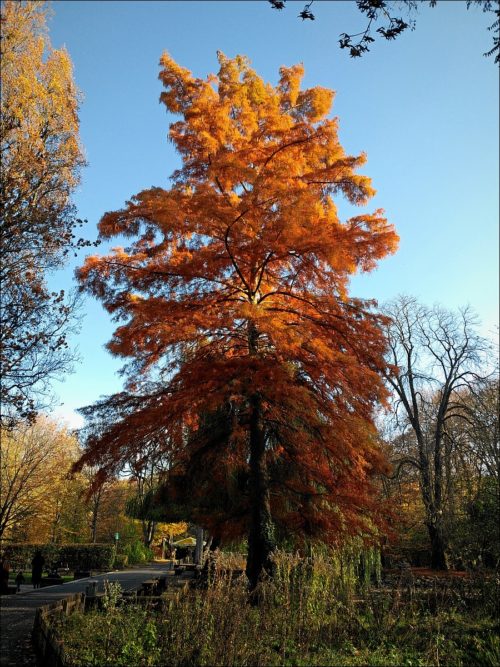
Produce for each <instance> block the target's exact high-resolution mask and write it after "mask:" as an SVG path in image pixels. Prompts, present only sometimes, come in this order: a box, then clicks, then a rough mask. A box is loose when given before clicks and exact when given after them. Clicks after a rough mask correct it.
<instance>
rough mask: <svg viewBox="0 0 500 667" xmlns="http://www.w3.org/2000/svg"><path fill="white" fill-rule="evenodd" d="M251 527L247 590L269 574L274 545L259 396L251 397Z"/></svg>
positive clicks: (253, 587)
mask: <svg viewBox="0 0 500 667" xmlns="http://www.w3.org/2000/svg"><path fill="white" fill-rule="evenodd" d="M250 410H251V412H250V530H249V534H248V558H247V567H246V573H247V577H248V580H249V582H250V590H254V589H255V588H256V586H257V584H258V581H259V577H260V576H261V575H262V574H263V573H264V572H265V573H268V574H270V575H271V576H272V574H273V563H272V560H271V555H272V553H273V551H274V550H275V548H276V544H275V539H274V526H273V522H272V517H271V505H270V497H269V478H268V472H267V465H266V458H265V438H264V432H263V429H262V425H261V406H260V398H259V397H258V396H256V395H254V396H252V397H251V399H250Z"/></svg>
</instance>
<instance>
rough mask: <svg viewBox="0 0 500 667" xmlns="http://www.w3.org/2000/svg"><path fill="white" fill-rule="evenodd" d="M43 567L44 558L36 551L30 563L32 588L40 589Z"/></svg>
mask: <svg viewBox="0 0 500 667" xmlns="http://www.w3.org/2000/svg"><path fill="white" fill-rule="evenodd" d="M44 565H45V558H44V557H43V556H42V554H41V552H40V550H38V551H37V552H36V553H35V556H34V557H33V560H32V561H31V581H32V583H33V588H40V582H41V580H42V572H43V566H44Z"/></svg>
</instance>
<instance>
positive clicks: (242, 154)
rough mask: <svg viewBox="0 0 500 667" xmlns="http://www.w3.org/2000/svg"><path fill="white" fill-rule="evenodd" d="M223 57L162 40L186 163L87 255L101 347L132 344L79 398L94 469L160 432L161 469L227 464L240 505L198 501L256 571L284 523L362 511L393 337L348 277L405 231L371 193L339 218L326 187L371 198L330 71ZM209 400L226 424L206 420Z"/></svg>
mask: <svg viewBox="0 0 500 667" xmlns="http://www.w3.org/2000/svg"><path fill="white" fill-rule="evenodd" d="M218 59H219V63H220V70H219V73H218V75H217V76H214V75H211V76H209V77H208V78H207V79H206V80H203V79H198V78H196V77H194V76H193V75H192V74H191V73H190V72H189V71H188V70H186V69H183V68H182V67H180V66H179V65H178V64H177V63H175V62H174V61H173V60H172V58H171V57H170V56H169V55H167V54H165V55H164V56H163V57H162V59H161V66H162V71H161V73H160V78H161V80H162V82H163V84H164V86H165V88H166V91H165V92H164V93H162V95H161V101H162V102H163V103H164V104H165V105H166V107H167V109H168V110H169V111H170V112H171V113H174V114H179V115H180V116H181V120H179V121H178V122H175V123H173V124H172V125H171V127H170V138H171V140H172V142H173V143H174V145H175V146H176V148H177V150H178V151H179V153H180V154H181V156H182V167H181V168H180V169H179V170H178V171H176V172H175V173H174V174H173V176H172V187H171V188H170V189H169V190H164V189H162V188H151V189H149V190H145V191H143V192H140V193H139V194H137V195H136V196H134V197H133V198H132V200H131V201H130V202H128V203H127V206H126V208H125V209H123V210H121V211H117V212H114V213H107V214H106V215H104V217H103V218H102V220H101V222H100V225H99V229H100V235H101V238H103V239H109V238H111V237H113V236H117V235H125V236H128V237H131V238H133V241H132V242H131V246H130V247H128V248H115V249H114V250H113V252H112V253H111V254H110V255H107V256H105V257H100V256H94V257H89V258H87V260H86V262H85V265H84V266H83V267H82V268H81V269H80V271H79V279H80V281H81V284H82V287H83V288H84V289H86V290H87V291H88V292H90V293H91V294H93V295H95V296H96V297H98V298H99V299H100V300H101V301H102V302H103V304H104V306H105V307H106V308H107V310H108V311H109V312H110V313H111V314H112V315H113V317H114V318H115V319H116V320H117V321H120V322H121V325H120V326H119V327H118V328H117V329H116V331H115V333H114V336H113V339H112V340H111V341H110V343H109V349H110V351H111V352H112V353H113V354H115V355H118V356H120V357H124V358H128V359H130V360H131V362H130V364H129V365H128V366H127V367H126V368H125V373H126V376H127V377H128V381H127V384H126V390H125V391H124V392H123V393H121V394H119V395H116V396H112V397H110V398H108V399H105V400H103V401H101V402H100V403H98V404H96V405H95V406H91V407H90V408H87V409H86V410H84V412H85V413H86V414H87V416H93V417H94V420H95V421H96V422H97V423H99V424H100V425H101V427H100V429H99V432H98V433H94V435H93V436H91V437H89V439H88V442H87V452H86V454H85V456H84V459H82V463H83V461H85V462H93V463H99V464H100V465H101V469H102V473H103V474H106V473H108V472H110V471H112V470H115V469H116V468H119V467H120V465H122V464H123V462H124V461H125V460H126V459H127V457H130V455H131V453H137V450H140V448H141V446H142V445H143V444H144V443H145V442H151V441H152V439H154V438H157V440H158V442H163V446H164V447H166V448H168V449H169V453H170V456H171V461H172V466H173V472H175V471H177V472H178V473H179V474H181V473H182V472H183V471H184V472H185V473H189V467H190V465H192V464H193V462H194V461H196V460H198V461H199V460H200V459H201V460H202V461H203V462H204V464H203V468H204V471H205V475H204V479H205V481H206V480H207V479H211V480H212V487H211V490H212V491H213V490H214V487H215V486H216V485H219V486H224V485H226V486H230V485H231V484H233V487H234V479H235V475H236V476H237V477H238V480H239V481H238V483H237V484H236V490H234V488H233V491H234V493H233V496H235V503H236V504H237V505H238V508H239V509H238V511H237V512H235V511H233V512H231V511H230V510H231V508H228V512H227V517H226V519H227V520H225V517H224V515H223V512H222V509H223V508H219V511H218V512H217V511H214V508H213V507H212V510H211V511H209V512H207V511H204V509H203V508H204V503H203V502H202V500H203V499H200V503H199V511H198V514H197V519H198V521H199V522H200V523H201V524H202V525H205V526H206V527H209V528H211V529H213V530H216V531H219V533H220V534H221V535H224V534H234V533H235V532H237V531H238V530H244V531H246V534H247V535H248V561H247V574H248V576H249V579H250V582H251V585H252V586H255V584H256V582H257V579H258V577H259V574H260V573H261V571H262V570H263V569H265V570H267V571H270V570H271V561H270V556H271V554H272V551H273V549H274V548H275V526H276V525H277V524H279V525H280V527H283V526H285V527H286V528H287V529H288V530H289V531H291V532H296V533H301V532H302V533H307V534H310V535H313V536H320V537H321V539H323V540H325V541H333V540H335V539H337V538H338V536H339V534H341V533H342V532H344V531H346V530H347V531H348V532H351V533H356V532H359V531H364V530H366V529H367V525H368V522H369V520H370V519H369V517H370V508H371V505H372V504H373V500H372V496H371V495H370V490H371V486H370V477H371V476H372V474H373V473H374V472H376V471H378V470H380V469H381V467H382V466H383V465H384V462H383V459H382V457H381V455H380V454H379V452H378V450H377V448H376V446H375V445H374V437H373V436H374V427H373V423H372V412H373V409H374V406H375V404H376V403H377V402H379V401H381V400H383V397H384V389H383V384H382V381H381V372H382V370H383V369H384V368H385V362H384V359H383V354H384V350H385V344H384V338H383V335H382V333H381V330H380V322H381V320H380V318H379V316H378V315H376V314H375V313H374V312H372V306H373V303H371V302H366V301H361V300H359V299H351V298H349V296H348V293H347V287H348V280H349V276H350V275H351V274H353V273H354V272H356V271H357V270H362V271H369V270H371V269H373V268H374V266H375V265H376V262H377V260H378V259H380V258H382V257H384V256H385V255H387V254H388V253H390V252H393V251H394V250H395V248H396V245H397V235H396V233H395V232H394V230H393V228H392V227H391V226H390V225H389V224H388V223H387V221H386V220H385V218H384V217H383V216H382V212H381V211H375V212H374V213H372V214H368V213H365V214H362V215H359V216H356V217H353V218H350V219H349V220H347V221H345V222H341V221H340V220H339V217H338V215H337V209H336V206H335V203H334V201H333V197H334V196H335V195H343V196H344V197H346V198H347V200H348V201H349V202H350V203H352V204H358V205H364V204H366V202H367V201H368V200H369V199H370V197H371V196H372V195H373V194H374V190H373V189H372V187H371V183H370V179H369V178H367V177H366V176H362V175H359V174H357V173H356V170H357V169H358V167H360V166H361V165H363V164H364V162H365V156H364V155H360V156H357V157H353V156H350V155H346V154H345V152H344V150H343V148H342V146H341V145H340V143H339V140H338V136H337V120H336V119H330V118H328V117H327V115H328V113H329V111H330V108H331V104H332V99H333V91H331V90H327V89H325V88H320V87H316V88H311V89H308V90H301V89H300V84H301V78H302V76H303V68H302V66H300V65H296V66H294V67H291V68H285V67H283V68H281V70H280V80H279V83H278V85H277V86H276V87H273V86H271V85H269V84H266V83H264V82H263V81H262V79H261V78H260V77H258V76H257V74H256V73H255V72H254V71H253V70H252V69H251V68H250V66H249V63H248V61H247V60H246V59H245V58H243V57H240V56H238V57H236V58H234V59H228V58H226V57H225V56H224V55H223V54H221V53H219V54H218ZM221 414H222V415H223V421H224V423H225V424H226V427H225V428H212V427H210V426H209V427H208V428H207V423H208V424H209V425H210V420H211V419H212V421H213V420H216V419H217V415H221ZM103 422H107V424H108V425H107V426H106V427H105V428H102V424H103ZM165 434H168V437H165ZM207 473H208V474H207ZM195 487H196V484H195V485H194V486H193V488H192V489H189V490H188V491H187V493H188V494H189V495H192V496H193V497H195V496H196V493H197V489H196V488H195ZM198 491H199V489H198ZM206 506H207V504H205V508H206ZM233 509H234V508H233ZM221 513H222V516H221ZM371 520H373V517H372V518H371Z"/></svg>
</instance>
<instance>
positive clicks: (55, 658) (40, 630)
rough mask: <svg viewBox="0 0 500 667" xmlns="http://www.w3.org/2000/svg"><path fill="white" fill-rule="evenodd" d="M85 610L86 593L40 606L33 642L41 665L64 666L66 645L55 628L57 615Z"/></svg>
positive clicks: (48, 666) (67, 614) (36, 616)
mask: <svg viewBox="0 0 500 667" xmlns="http://www.w3.org/2000/svg"><path fill="white" fill-rule="evenodd" d="M84 610H85V593H74V594H73V595H69V596H68V597H66V598H63V599H62V600H57V601H56V602H52V603H51V604H47V605H45V606H43V607H39V608H38V609H37V610H36V614H35V622H34V624H33V634H32V636H33V644H34V647H35V652H36V655H37V661H38V664H39V665H43V666H44V667H45V666H47V667H64V665H65V664H66V663H65V659H64V646H63V643H62V641H60V640H59V639H58V638H57V634H56V632H55V630H54V627H53V624H54V619H55V617H57V616H60V615H63V616H70V615H71V614H73V613H74V612H76V611H82V612H83V611H84Z"/></svg>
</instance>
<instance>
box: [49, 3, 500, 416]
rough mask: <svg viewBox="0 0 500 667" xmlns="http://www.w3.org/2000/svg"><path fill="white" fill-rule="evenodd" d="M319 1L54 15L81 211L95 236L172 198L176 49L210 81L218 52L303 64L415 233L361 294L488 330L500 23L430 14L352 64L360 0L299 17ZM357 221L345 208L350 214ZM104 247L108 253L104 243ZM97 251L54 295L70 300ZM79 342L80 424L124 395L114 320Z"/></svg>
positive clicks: (394, 215)
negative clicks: (167, 62)
mask: <svg viewBox="0 0 500 667" xmlns="http://www.w3.org/2000/svg"><path fill="white" fill-rule="evenodd" d="M303 5H304V2H303V1H301V2H288V3H287V7H286V9H285V10H284V11H282V12H277V11H275V10H272V9H271V7H270V5H269V4H268V3H267V2H266V1H265V0H253V1H240V2H236V1H225V2H220V1H218V2H216V1H206V0H205V1H201V2H161V1H156V2H144V1H142V2H139V1H128V2H121V1H112V2H97V1H94V2H92V1H84V2H74V1H73V0H71V1H68V2H66V1H59V2H54V3H53V4H52V8H53V17H52V19H51V20H50V23H49V27H50V35H51V40H52V44H53V46H54V47H56V48H59V47H61V46H63V45H65V46H66V48H67V49H68V51H69V53H70V56H71V58H72V60H73V63H74V68H75V79H76V82H77V85H78V86H79V88H80V89H81V91H82V93H83V101H82V105H81V110H80V119H81V138H82V142H83V145H84V147H85V151H86V156H87V160H88V167H87V168H85V169H84V171H83V173H82V183H81V186H80V187H79V189H78V191H77V193H76V195H75V197H74V201H75V203H76V205H77V208H78V213H79V216H80V217H82V218H86V219H87V220H88V224H87V226H86V229H85V232H84V235H85V236H86V237H87V238H89V239H92V240H93V239H95V238H96V235H97V232H96V225H97V223H98V221H99V219H100V217H101V216H102V215H103V213H104V212H106V211H110V210H116V209H118V208H121V207H122V206H123V204H124V202H125V201H126V200H127V199H128V198H130V197H131V196H132V195H133V194H135V193H137V192H139V191H140V190H142V189H144V188H147V187H150V186H153V185H154V186H161V187H165V188H168V187H169V181H168V177H169V175H170V174H171V173H172V171H173V170H174V169H175V168H177V167H178V166H179V163H180V158H179V157H178V156H177V155H176V153H175V151H174V149H173V146H172V145H171V144H169V143H168V142H167V132H168V125H169V123H170V122H171V121H172V120H174V119H173V117H169V116H168V115H167V113H166V110H165V107H164V106H163V105H160V104H159V103H158V98H159V95H160V93H161V90H162V88H161V84H160V82H159V81H158V78H157V77H158V71H159V68H158V61H159V58H160V56H161V54H162V52H163V51H165V50H166V51H168V52H169V53H170V54H171V55H172V56H173V57H174V59H175V60H177V62H178V63H179V64H180V65H182V66H183V67H187V68H188V69H190V70H191V71H192V72H193V73H194V74H195V75H196V76H200V77H205V76H206V75H207V74H208V73H210V72H216V71H217V60H216V51H217V50H221V51H223V52H224V53H225V54H226V55H227V56H230V57H232V56H234V55H236V54H243V55H246V56H248V57H249V58H250V60H251V61H252V63H253V66H254V68H255V69H256V71H257V72H258V73H259V74H260V75H261V76H262V77H263V78H264V79H265V80H266V81H269V82H271V83H276V82H277V79H278V69H279V67H280V66H281V65H287V66H289V65H292V64H294V63H297V62H302V63H303V64H304V67H305V70H306V75H305V78H304V85H305V86H307V87H310V86H314V85H321V86H324V87H328V88H333V89H334V90H335V91H336V98H335V103H334V108H333V114H334V115H335V116H338V117H339V119H340V139H341V142H342V144H343V146H344V148H345V150H346V151H347V152H349V153H351V154H357V153H358V152H360V151H366V153H367V155H368V163H367V165H365V167H364V169H363V173H365V174H367V175H369V176H371V177H372V179H373V184H374V186H375V188H376V189H377V195H376V197H375V198H374V199H373V200H372V201H371V202H370V204H369V206H368V210H373V209H375V208H379V207H380V208H384V209H385V211H386V214H387V216H388V218H389V219H390V221H391V222H393V223H394V224H395V225H396V228H397V231H398V233H399V235H400V237H401V242H400V249H399V251H398V253H397V254H396V255H394V256H393V257H390V258H388V259H385V260H383V261H382V262H381V264H380V265H379V268H378V269H377V270H376V271H375V272H373V273H371V274H365V275H362V276H356V277H355V278H354V279H353V281H352V290H351V292H352V294H353V295H356V296H361V297H367V298H376V299H377V300H379V302H383V301H385V300H387V299H390V298H392V297H394V296H396V295H397V294H398V293H401V292H404V293H407V294H414V295H416V296H418V297H419V298H420V299H421V300H422V301H423V302H424V303H427V304H432V303H435V302H439V303H441V304H443V305H445V306H448V307H451V308H457V307H459V306H461V305H465V304H467V303H468V304H471V305H472V306H473V307H474V308H475V310H476V312H477V313H478V315H479V317H480V319H481V321H482V330H483V332H484V333H486V334H488V333H490V334H491V335H493V333H494V328H495V327H496V326H497V323H498V218H499V211H498V198H499V197H498V181H499V173H498V172H499V159H498V143H499V137H498V130H499V126H498V92H499V89H498V67H497V66H495V65H494V63H493V60H492V59H491V58H489V59H487V58H484V57H483V56H482V54H483V52H485V51H487V50H489V49H490V48H491V42H492V36H491V33H489V32H488V31H487V26H488V25H489V23H491V15H484V14H483V13H482V12H481V11H479V10H478V9H476V8H472V9H470V10H469V11H467V10H466V3H465V2H447V1H440V2H438V5H437V7H436V8H435V9H430V8H429V7H428V3H427V2H426V3H422V6H421V9H420V11H419V13H418V15H417V16H416V19H417V27H416V30H415V31H413V32H408V33H406V34H403V35H402V36H400V37H399V38H398V39H397V40H396V41H394V42H390V43H389V42H386V41H385V40H380V41H379V40H377V41H376V42H375V43H374V44H373V46H372V50H371V51H370V53H368V54H366V55H365V56H364V57H363V58H360V59H355V60H352V59H350V58H349V56H348V54H347V52H346V51H341V50H340V49H339V48H338V42H337V40H338V35H339V34H340V33H341V32H350V33H354V32H359V31H360V30H363V29H364V27H365V21H364V18H363V17H362V16H361V14H360V13H359V12H358V10H357V8H356V5H355V3H354V2H315V3H314V5H313V6H312V10H313V11H314V14H315V15H316V20H315V21H314V22H312V21H305V22H302V21H301V20H300V19H298V18H297V14H298V12H299V11H300V10H301V9H302V7H303ZM339 210H340V213H341V214H342V215H343V216H346V217H347V215H348V214H350V212H351V211H350V209H349V207H347V206H346V205H342V206H340V207H339ZM103 250H104V251H105V250H106V247H104V248H103V247H102V246H101V248H100V251H103ZM84 255H85V253H84V252H82V253H81V255H80V256H79V258H77V259H76V260H74V261H73V262H72V264H71V265H70V266H68V267H67V269H65V270H64V271H61V272H59V273H58V274H57V275H55V276H53V277H52V278H51V286H53V287H57V288H59V289H62V288H64V289H69V288H70V286H71V285H72V284H74V280H73V272H74V268H75V266H77V265H78V264H80V263H81V262H82V261H83V259H84ZM82 312H83V313H84V318H83V322H82V327H81V331H80V333H79V334H78V335H75V336H74V337H73V339H72V343H73V344H74V345H76V346H77V347H78V348H79V352H80V357H81V362H80V363H79V364H77V365H76V366H75V373H74V374H73V375H71V376H68V377H67V379H66V380H65V382H63V383H59V382H57V383H55V384H54V390H55V392H56V393H57V394H58V396H59V397H60V403H61V404H62V405H61V406H60V407H59V408H57V410H56V413H57V414H59V415H61V416H63V417H65V418H66V419H67V420H68V422H69V423H70V424H71V425H77V424H78V420H77V419H76V418H75V414H74V410H75V409H76V408H78V407H80V406H83V405H88V404H90V403H92V402H94V401H95V400H96V399H97V398H98V397H99V396H100V395H105V394H110V393H113V392H115V391H118V390H120V389H121V387H122V381H121V378H120V377H119V376H118V375H117V371H118V370H119V368H120V366H121V362H120V361H119V360H117V359H113V358H112V357H111V355H109V353H108V352H107V351H106V350H105V348H104V345H105V344H106V342H107V341H108V340H109V338H110V336H111V333H112V331H113V328H114V326H113V323H112V322H110V320H109V316H108V315H107V314H106V312H105V311H104V310H103V308H102V307H101V306H100V304H99V303H97V302H96V301H94V300H92V299H90V298H87V299H86V300H85V302H84V306H83V310H82Z"/></svg>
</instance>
